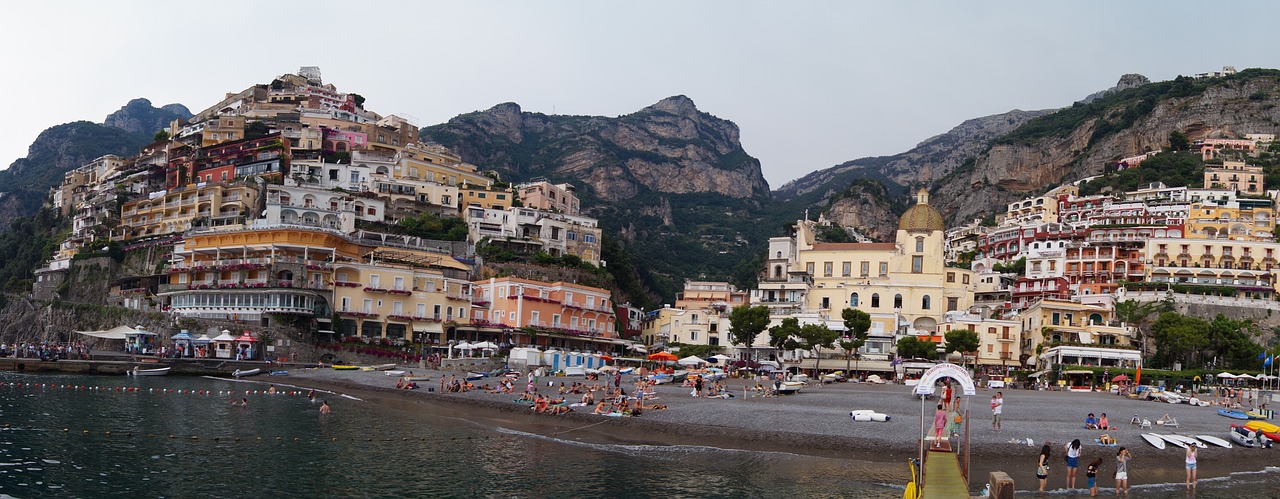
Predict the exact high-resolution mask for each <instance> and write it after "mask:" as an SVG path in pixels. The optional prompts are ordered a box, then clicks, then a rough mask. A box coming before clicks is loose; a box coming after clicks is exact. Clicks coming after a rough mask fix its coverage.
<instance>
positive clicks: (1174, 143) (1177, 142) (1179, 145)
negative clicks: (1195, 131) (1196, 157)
mask: <svg viewBox="0 0 1280 499" xmlns="http://www.w3.org/2000/svg"><path fill="white" fill-rule="evenodd" d="M1190 148H1191V140H1190V139H1187V134H1185V133H1182V132H1180V131H1178V130H1174V131H1172V132H1169V149H1173V150H1175V151H1185V150H1187V149H1190Z"/></svg>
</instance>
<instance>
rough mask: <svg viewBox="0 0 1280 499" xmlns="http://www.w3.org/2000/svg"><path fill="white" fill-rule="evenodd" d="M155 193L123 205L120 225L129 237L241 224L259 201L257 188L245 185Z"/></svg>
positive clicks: (191, 187) (205, 185)
mask: <svg viewBox="0 0 1280 499" xmlns="http://www.w3.org/2000/svg"><path fill="white" fill-rule="evenodd" d="M152 196H153V197H151V198H149V199H142V200H137V201H129V202H127V203H125V204H124V205H123V206H122V207H121V209H120V226H121V228H122V229H124V231H125V232H126V236H125V237H126V238H127V239H136V238H141V237H151V236H157V235H164V234H178V233H182V232H185V231H187V230H188V229H191V228H192V227H218V226H222V225H238V224H242V223H243V219H244V217H245V216H246V215H250V214H251V212H252V208H253V206H255V204H256V203H257V198H258V191H257V190H256V189H254V188H253V187H250V186H247V185H243V184H226V183H203V184H189V185H187V186H185V187H179V188H176V189H171V190H168V191H161V192H160V193H155V194H153V195H152Z"/></svg>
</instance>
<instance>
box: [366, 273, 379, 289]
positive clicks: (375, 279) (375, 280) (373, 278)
mask: <svg viewBox="0 0 1280 499" xmlns="http://www.w3.org/2000/svg"><path fill="white" fill-rule="evenodd" d="M381 285H382V278H381V276H379V275H378V274H371V275H369V287H371V288H377V287H381Z"/></svg>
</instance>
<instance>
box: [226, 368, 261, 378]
mask: <svg viewBox="0 0 1280 499" xmlns="http://www.w3.org/2000/svg"><path fill="white" fill-rule="evenodd" d="M259 374H262V369H257V368H254V369H236V370H235V372H233V373H231V375H232V376H234V377H237V378H243V377H245V376H257V375H259Z"/></svg>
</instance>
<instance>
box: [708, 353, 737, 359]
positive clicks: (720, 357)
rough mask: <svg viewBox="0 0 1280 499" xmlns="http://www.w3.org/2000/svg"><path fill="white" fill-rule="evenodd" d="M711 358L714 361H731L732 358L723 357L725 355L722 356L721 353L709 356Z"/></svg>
mask: <svg viewBox="0 0 1280 499" xmlns="http://www.w3.org/2000/svg"><path fill="white" fill-rule="evenodd" d="M711 358H713V359H716V360H733V357H730V356H728V355H725V354H722V353H718V354H715V355H712V356H711Z"/></svg>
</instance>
